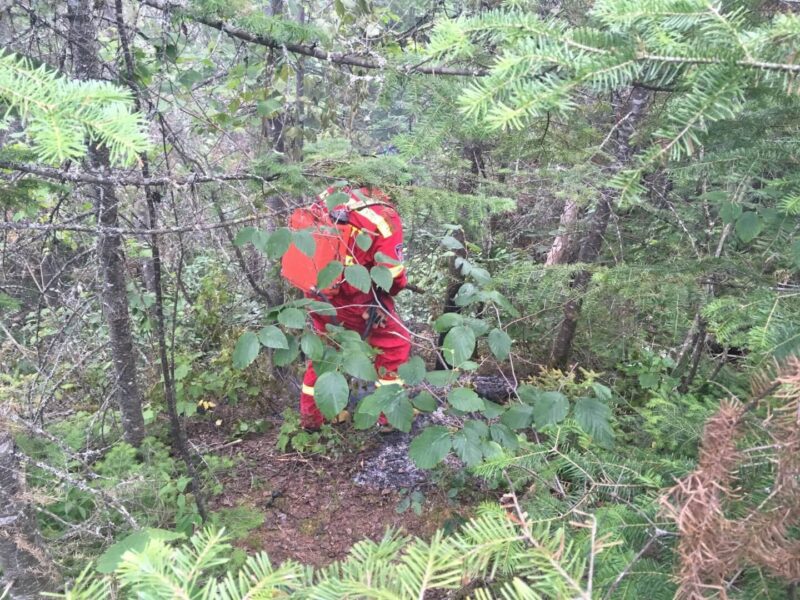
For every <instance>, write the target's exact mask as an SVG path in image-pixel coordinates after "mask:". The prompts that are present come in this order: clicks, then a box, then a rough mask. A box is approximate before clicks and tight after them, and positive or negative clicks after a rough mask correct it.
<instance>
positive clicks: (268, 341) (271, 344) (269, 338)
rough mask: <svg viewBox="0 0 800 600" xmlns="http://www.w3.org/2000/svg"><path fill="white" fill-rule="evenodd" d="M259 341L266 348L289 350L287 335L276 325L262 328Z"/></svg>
mask: <svg viewBox="0 0 800 600" xmlns="http://www.w3.org/2000/svg"><path fill="white" fill-rule="evenodd" d="M258 341H259V342H261V345H262V346H264V347H266V348H283V349H284V350H286V349H288V348H289V342H288V341H287V340H286V334H285V333H283V332H282V331H281V330H280V329H278V328H277V327H275V325H267V326H266V327H262V328H261V331H259V332H258Z"/></svg>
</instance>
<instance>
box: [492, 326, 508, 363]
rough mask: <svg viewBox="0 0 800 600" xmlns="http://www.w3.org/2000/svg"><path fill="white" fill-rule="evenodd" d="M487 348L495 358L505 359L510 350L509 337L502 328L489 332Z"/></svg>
mask: <svg viewBox="0 0 800 600" xmlns="http://www.w3.org/2000/svg"><path fill="white" fill-rule="evenodd" d="M488 341H489V350H491V351H492V354H494V356H495V358H496V359H497V360H505V359H507V358H508V355H509V353H510V352H511V338H510V337H509V335H508V334H507V333H506V332H505V331H503V330H502V329H497V328H495V329H492V330H491V331H490V332H489V338H488Z"/></svg>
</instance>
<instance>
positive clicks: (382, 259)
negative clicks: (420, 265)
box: [375, 252, 402, 266]
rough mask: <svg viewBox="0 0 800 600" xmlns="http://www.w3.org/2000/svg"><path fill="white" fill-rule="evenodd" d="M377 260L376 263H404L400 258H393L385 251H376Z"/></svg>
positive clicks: (395, 264)
mask: <svg viewBox="0 0 800 600" xmlns="http://www.w3.org/2000/svg"><path fill="white" fill-rule="evenodd" d="M375 262H376V263H382V264H387V265H394V266H397V265H399V264H402V261H400V260H398V259H396V258H392V257H391V256H389V255H388V254H384V253H383V252H376V253H375Z"/></svg>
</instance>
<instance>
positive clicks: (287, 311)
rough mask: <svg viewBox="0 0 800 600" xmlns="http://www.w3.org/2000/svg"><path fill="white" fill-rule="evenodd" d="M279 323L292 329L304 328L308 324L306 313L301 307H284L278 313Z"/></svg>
mask: <svg viewBox="0 0 800 600" xmlns="http://www.w3.org/2000/svg"><path fill="white" fill-rule="evenodd" d="M278 323H280V324H281V325H284V326H285V327H289V328H290V329H303V328H304V327H305V326H306V313H305V312H303V311H302V310H300V309H299V308H284V309H283V310H282V311H281V312H280V313H278Z"/></svg>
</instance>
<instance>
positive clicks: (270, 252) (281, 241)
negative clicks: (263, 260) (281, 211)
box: [264, 227, 292, 260]
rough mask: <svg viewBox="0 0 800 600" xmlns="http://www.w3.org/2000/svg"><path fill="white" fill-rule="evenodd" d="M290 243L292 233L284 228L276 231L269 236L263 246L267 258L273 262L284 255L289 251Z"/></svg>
mask: <svg viewBox="0 0 800 600" xmlns="http://www.w3.org/2000/svg"><path fill="white" fill-rule="evenodd" d="M291 243H292V233H291V231H289V230H288V229H287V228H286V227H281V228H280V229H276V230H275V231H273V232H272V233H270V234H269V239H268V240H267V243H266V244H265V245H264V247H265V249H266V251H267V256H269V257H270V258H271V259H273V260H277V259H279V258H280V257H282V256H283V255H284V254H286V251H287V250H288V249H289V244H291Z"/></svg>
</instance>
